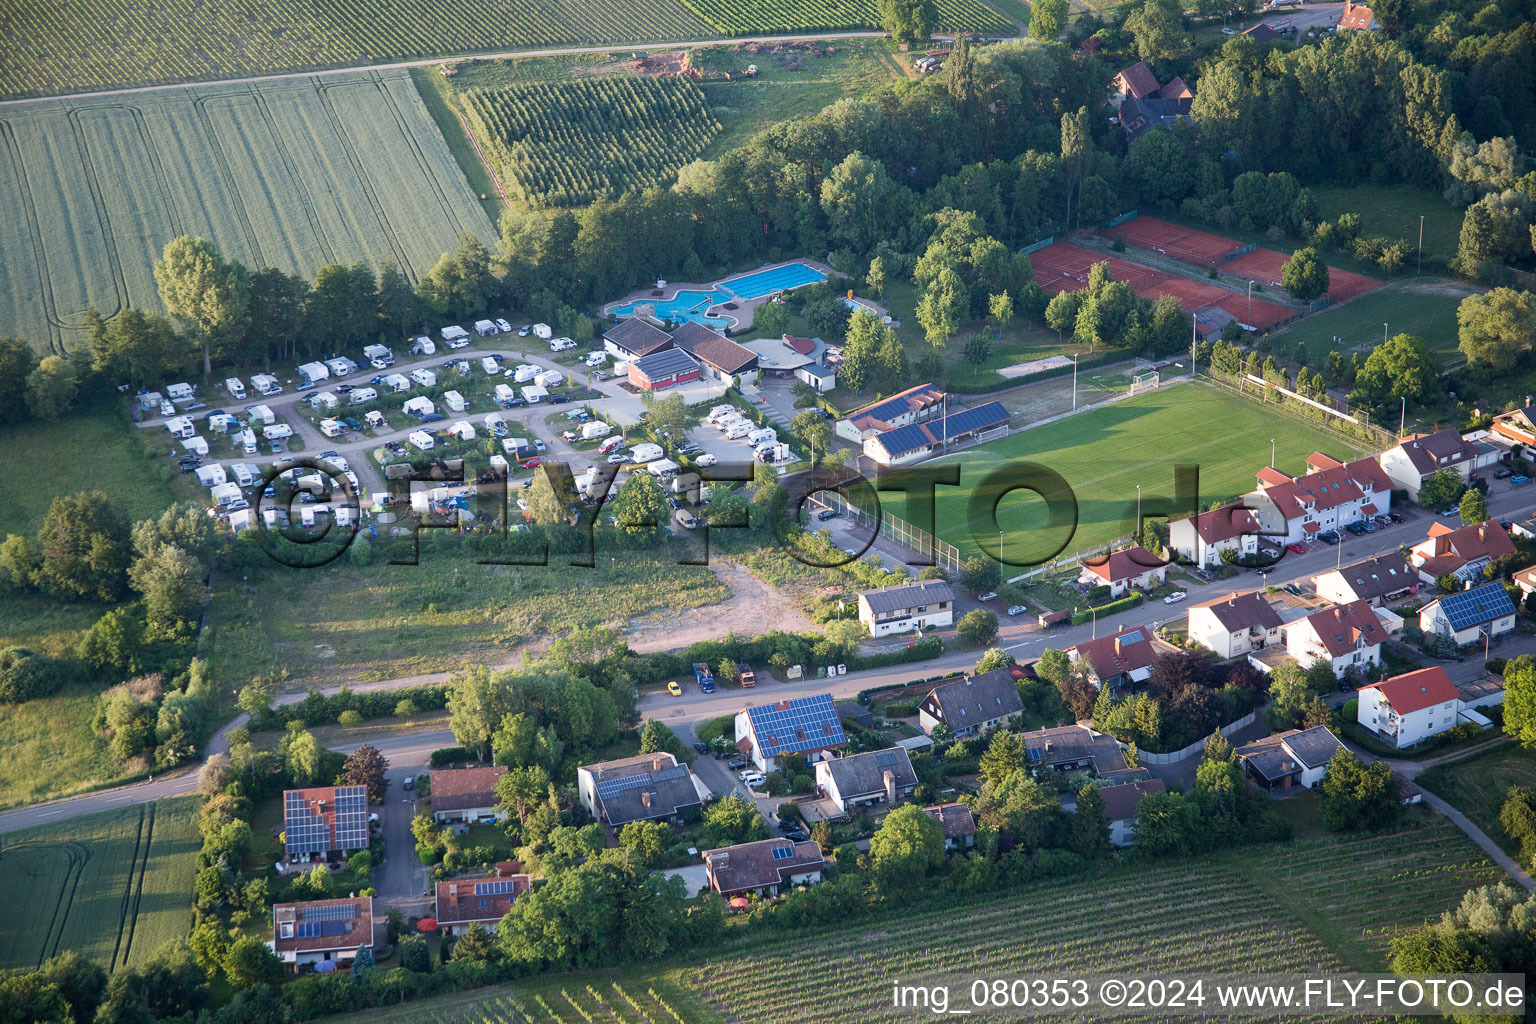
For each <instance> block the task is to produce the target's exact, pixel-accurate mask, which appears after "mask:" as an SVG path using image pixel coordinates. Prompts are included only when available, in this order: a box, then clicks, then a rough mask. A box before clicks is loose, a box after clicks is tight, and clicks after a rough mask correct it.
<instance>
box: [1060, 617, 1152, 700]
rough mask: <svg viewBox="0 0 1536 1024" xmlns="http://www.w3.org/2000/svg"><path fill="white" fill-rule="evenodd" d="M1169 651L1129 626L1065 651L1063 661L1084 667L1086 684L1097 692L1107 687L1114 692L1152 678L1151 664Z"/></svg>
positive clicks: (1142, 629) (1144, 630)
mask: <svg viewBox="0 0 1536 1024" xmlns="http://www.w3.org/2000/svg"><path fill="white" fill-rule="evenodd" d="M1173 649H1174V648H1173V647H1171V646H1169V645H1168V644H1165V643H1163V642H1162V641H1161V640H1158V639H1157V638H1156V637H1154V636H1153V635H1152V631H1151V630H1150V629H1148V628H1147V627H1146V626H1132V627H1131V628H1130V629H1122V630H1120V631H1119V632H1116V633H1111V634H1110V635H1109V636H1101V637H1098V638H1096V639H1093V640H1084V641H1083V642H1082V643H1080V644H1076V645H1074V646H1072V647H1068V648H1067V657H1068V658H1070V659H1071V660H1073V661H1080V662H1082V663H1083V664H1084V666H1085V667H1086V668H1087V669H1088V680H1089V682H1091V683H1093V685H1094V686H1095V687H1097V688H1098V689H1101V690H1102V689H1103V688H1104V687H1106V686H1108V687H1109V688H1110V689H1112V690H1118V689H1121V688H1123V687H1126V686H1132V685H1134V684H1136V683H1144V682H1146V681H1147V678H1148V677H1149V676H1151V675H1152V662H1153V661H1155V660H1157V656H1158V655H1159V654H1167V653H1169V652H1170V651H1172V650H1173Z"/></svg>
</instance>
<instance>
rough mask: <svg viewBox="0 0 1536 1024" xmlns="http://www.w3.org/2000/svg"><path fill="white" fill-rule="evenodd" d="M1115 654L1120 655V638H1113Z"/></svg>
mask: <svg viewBox="0 0 1536 1024" xmlns="http://www.w3.org/2000/svg"><path fill="white" fill-rule="evenodd" d="M1115 653H1116V654H1119V653H1120V638H1119V637H1118V636H1117V637H1115Z"/></svg>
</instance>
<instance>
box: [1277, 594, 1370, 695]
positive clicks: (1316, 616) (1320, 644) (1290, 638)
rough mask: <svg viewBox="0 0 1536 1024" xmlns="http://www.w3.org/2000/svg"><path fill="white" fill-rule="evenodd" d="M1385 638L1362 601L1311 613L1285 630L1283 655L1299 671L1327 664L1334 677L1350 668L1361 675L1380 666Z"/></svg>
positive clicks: (1340, 675) (1339, 676)
mask: <svg viewBox="0 0 1536 1024" xmlns="http://www.w3.org/2000/svg"><path fill="white" fill-rule="evenodd" d="M1386 639H1387V628H1386V626H1384V625H1383V624H1382V621H1381V620H1380V619H1379V618H1377V616H1376V610H1375V609H1374V608H1372V607H1371V606H1370V605H1369V604H1367V603H1366V602H1364V601H1355V602H1352V603H1350V604H1341V605H1338V606H1336V607H1333V608H1325V609H1323V610H1322V611H1320V612H1313V613H1312V614H1311V615H1308V616H1307V617H1306V618H1304V619H1297V620H1296V621H1294V622H1292V623H1290V624H1289V625H1288V626H1286V628H1285V650H1286V653H1287V654H1289V655H1290V656H1291V657H1293V658H1295V659H1296V661H1297V662H1298V663H1300V665H1301V667H1302V668H1311V667H1312V666H1313V665H1315V664H1316V663H1318V662H1320V661H1326V662H1327V663H1328V664H1329V665H1330V666H1332V668H1333V674H1334V677H1335V678H1341V677H1342V676H1343V675H1344V673H1345V672H1346V671H1348V670H1349V669H1355V670H1356V671H1359V672H1364V671H1365V670H1366V668H1367V667H1368V666H1370V665H1379V664H1381V645H1382V643H1383V642H1384V641H1385V640H1386Z"/></svg>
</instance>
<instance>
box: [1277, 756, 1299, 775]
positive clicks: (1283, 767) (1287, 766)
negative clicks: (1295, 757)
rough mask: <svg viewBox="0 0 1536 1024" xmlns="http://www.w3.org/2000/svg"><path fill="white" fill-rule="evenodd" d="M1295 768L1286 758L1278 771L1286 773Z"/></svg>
mask: <svg viewBox="0 0 1536 1024" xmlns="http://www.w3.org/2000/svg"><path fill="white" fill-rule="evenodd" d="M1295 767H1296V765H1295V764H1294V763H1293V762H1292V761H1291V760H1290V759H1289V758H1286V759H1285V760H1283V761H1281V762H1280V770H1281V771H1283V772H1288V771H1290V770H1291V769H1292V768H1295Z"/></svg>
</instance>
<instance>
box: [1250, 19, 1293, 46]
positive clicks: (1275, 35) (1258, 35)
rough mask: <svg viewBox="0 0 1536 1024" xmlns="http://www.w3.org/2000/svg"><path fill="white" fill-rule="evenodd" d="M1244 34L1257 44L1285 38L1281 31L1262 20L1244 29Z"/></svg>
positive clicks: (1260, 44)
mask: <svg viewBox="0 0 1536 1024" xmlns="http://www.w3.org/2000/svg"><path fill="white" fill-rule="evenodd" d="M1243 35H1245V36H1247V37H1248V38H1249V39H1252V40H1253V43H1254V45H1255V46H1263V45H1264V44H1265V43H1272V42H1274V41H1275V40H1276V39H1282V38H1284V37H1283V36H1282V35H1281V34H1280V33H1279V32H1276V31H1275V30H1274V29H1272V28H1270V27H1269V26H1268V25H1266V24H1264V23H1263V22H1262V21H1261V22H1259V23H1258V24H1257V25H1255V26H1253V27H1252V28H1245V29H1243Z"/></svg>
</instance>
